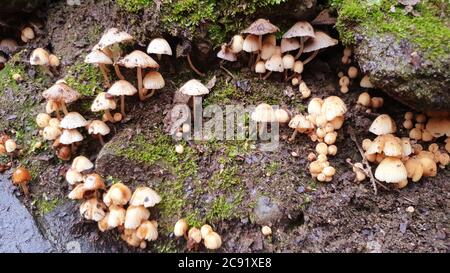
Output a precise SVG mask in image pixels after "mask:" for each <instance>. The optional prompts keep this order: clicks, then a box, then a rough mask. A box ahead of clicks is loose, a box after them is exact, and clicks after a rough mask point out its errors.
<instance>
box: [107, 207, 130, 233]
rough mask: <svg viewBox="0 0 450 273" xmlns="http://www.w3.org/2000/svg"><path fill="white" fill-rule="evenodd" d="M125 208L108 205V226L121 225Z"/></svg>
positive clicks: (123, 220)
mask: <svg viewBox="0 0 450 273" xmlns="http://www.w3.org/2000/svg"><path fill="white" fill-rule="evenodd" d="M125 215H126V210H125V209H124V208H122V207H121V206H117V205H111V206H110V207H109V215H108V228H109V229H111V228H115V227H118V226H121V225H123V224H124V222H125Z"/></svg>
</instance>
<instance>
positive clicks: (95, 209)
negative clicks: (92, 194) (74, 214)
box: [80, 198, 106, 222]
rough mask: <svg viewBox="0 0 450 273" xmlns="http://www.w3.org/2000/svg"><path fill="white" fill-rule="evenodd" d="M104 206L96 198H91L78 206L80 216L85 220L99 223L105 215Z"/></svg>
mask: <svg viewBox="0 0 450 273" xmlns="http://www.w3.org/2000/svg"><path fill="white" fill-rule="evenodd" d="M105 210H106V206H105V204H103V203H102V202H101V201H99V200H97V198H91V199H89V200H86V201H84V202H83V203H82V204H81V205H80V214H81V215H82V216H83V217H84V218H85V219H87V220H94V221H96V222H98V221H100V220H102V219H103V217H105V215H106V212H105Z"/></svg>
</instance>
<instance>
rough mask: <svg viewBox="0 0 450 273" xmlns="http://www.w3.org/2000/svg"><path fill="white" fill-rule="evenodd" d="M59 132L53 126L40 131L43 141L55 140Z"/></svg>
mask: <svg viewBox="0 0 450 273" xmlns="http://www.w3.org/2000/svg"><path fill="white" fill-rule="evenodd" d="M61 133H62V132H61V130H60V129H59V128H57V127H54V126H46V127H45V128H44V130H43V131H42V136H43V137H44V139H45V140H55V139H57V138H58V137H59V136H60V135H61Z"/></svg>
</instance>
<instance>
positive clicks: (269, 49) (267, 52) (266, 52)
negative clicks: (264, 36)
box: [260, 43, 276, 60]
mask: <svg viewBox="0 0 450 273" xmlns="http://www.w3.org/2000/svg"><path fill="white" fill-rule="evenodd" d="M275 49H276V46H274V45H272V44H267V43H264V44H263V45H262V48H261V56H260V57H261V59H262V60H267V59H269V58H270V57H272V55H273V54H274V53H275Z"/></svg>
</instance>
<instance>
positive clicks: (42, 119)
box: [36, 113, 52, 128]
mask: <svg viewBox="0 0 450 273" xmlns="http://www.w3.org/2000/svg"><path fill="white" fill-rule="evenodd" d="M51 118H52V117H50V115H49V114H47V113H39V114H38V115H37V116H36V124H37V126H38V127H39V128H45V127H47V126H48V122H49V121H50V119H51Z"/></svg>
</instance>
